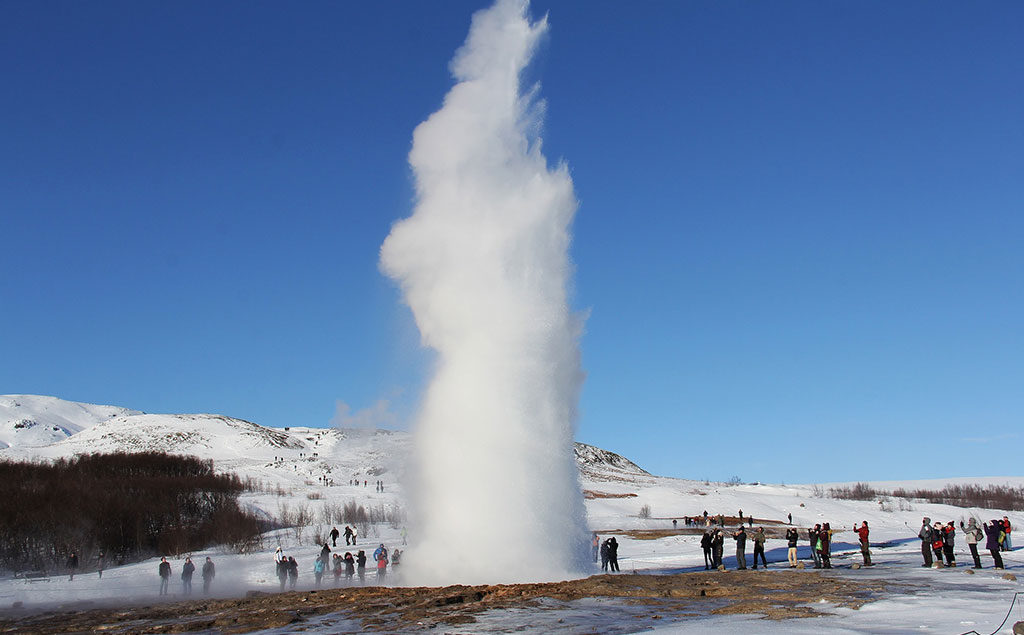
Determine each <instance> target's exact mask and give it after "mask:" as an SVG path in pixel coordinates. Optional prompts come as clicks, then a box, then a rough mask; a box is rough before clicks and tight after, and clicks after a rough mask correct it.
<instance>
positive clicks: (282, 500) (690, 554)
mask: <svg viewBox="0 0 1024 635" xmlns="http://www.w3.org/2000/svg"><path fill="white" fill-rule="evenodd" d="M14 404H17V405H16V406H15V405H14ZM33 404H34V407H35V408H36V411H33V410H32V407H33ZM0 406H3V407H6V408H7V410H6V411H3V410H0V414H2V415H7V419H6V420H5V419H2V418H0V428H2V429H5V430H6V429H7V427H11V425H12V424H13V422H15V421H34V422H36V423H37V424H39V425H43V424H44V423H43V422H44V421H46V422H47V423H46V425H49V423H50V422H52V421H53V419H45V417H46V416H48V414H47V413H50V414H54V413H59V415H60V416H61V417H62V419H63V422H62V423H61V424H60V425H59V426H58V427H61V428H62V430H64V431H65V432H66V434H65V433H62V434H60V435H58V436H59V438H55V439H53V440H51V441H49V442H47V443H42V442H41V441H45V440H46V439H36V440H35V441H34V442H33V443H31V444H29V443H20V442H19V443H10V442H8V441H5V443H6V444H7V445H9V446H11V447H7V448H2V449H0V460H2V459H5V458H9V459H35V458H43V459H46V458H55V457H58V456H70V455H73V454H76V453H81V452H99V451H112V450H117V449H125V450H129V451H138V450H143V449H159V450H164V451H170V452H178V453H183V454H195V455H197V456H200V457H203V458H211V459H213V460H214V462H215V466H216V467H217V468H218V469H219V470H224V471H232V472H235V473H238V474H239V475H241V476H243V477H251V478H253V479H256V480H259V481H260V482H262V483H263V485H264V491H262V492H254V493H250V494H246V495H245V496H243V502H244V503H245V504H247V505H251V506H252V507H254V508H256V509H258V510H261V511H263V512H264V513H267V514H269V515H273V516H279V515H280V513H281V511H282V510H283V509H290V510H294V509H295V508H296V507H298V506H307V507H308V508H309V511H310V512H311V513H312V516H313V518H314V522H313V524H312V525H311V526H310V527H307V528H306V529H305V530H304V531H303V532H302V536H301V538H300V537H298V536H297V535H296V533H295V532H294V531H292V530H279V531H276V532H273V533H271V534H268V535H266V536H265V538H264V546H263V550H262V551H261V552H258V553H250V554H244V555H239V554H233V553H226V552H224V551H222V550H220V549H211V550H208V551H205V552H201V553H194V554H191V556H192V559H193V561H194V562H196V565H197V567H201V564H202V562H203V561H204V560H205V558H206V557H207V556H209V557H211V558H212V559H213V560H214V562H215V563H216V566H217V579H216V581H215V583H214V588H213V592H214V594H215V595H221V596H237V595H242V594H244V593H245V592H246V591H249V590H263V591H273V590H276V589H277V588H278V582H277V579H276V577H275V571H274V563H273V552H274V549H275V548H276V547H277V546H278V545H280V546H281V547H282V548H283V549H284V551H285V552H286V553H288V554H290V555H294V556H295V557H296V559H297V560H298V562H299V565H300V577H299V586H300V588H310V587H311V586H312V584H313V574H312V570H311V567H312V563H313V559H314V557H315V556H316V555H317V553H318V552H319V548H318V546H317V545H316V544H314V540H313V538H314V534H315V533H316V532H317V531H318V530H319V531H322V532H323V533H326V532H327V531H329V530H330V526H328V525H324V524H323V523H322V522H317V521H316V519H317V518H319V517H320V510H321V509H323V507H324V506H325V505H340V504H344V503H346V502H349V501H355V502H357V503H358V504H360V505H363V506H364V507H367V508H377V507H381V506H383V507H385V508H391V509H397V510H404V509H406V507H407V501H406V497H405V491H406V489H405V488H404V486H403V478H404V475H403V472H402V468H403V466H404V465H405V464H406V457H407V456H408V454H409V451H410V448H411V442H412V441H411V438H410V436H409V435H408V434H407V433H403V432H387V431H373V430H324V429H319V428H290V429H285V430H272V429H268V428H264V427H262V426H258V425H256V424H253V423H249V422H244V421H240V420H237V419H231V418H229V417H222V416H219V415H146V414H142V413H138V412H136V411H130V410H126V409H123V408H114V407H101V406H88V405H87V404H70V402H61V401H60V400H55V399H53V398H45V397H32V396H24V395H7V396H0ZM5 426H6V427H5ZM31 427H32V426H29V428H31ZM50 427H51V428H52V427H53V426H52V425H51V426H50ZM11 429H12V430H13V429H14V428H13V427H11ZM25 429H28V428H26V427H25V426H22V427H20V428H17V430H18V431H23V430H25ZM18 434H20V432H19V433H18ZM12 440H13V439H12ZM577 460H578V463H579V465H580V467H581V480H582V486H583V489H584V490H585V491H586V492H587V496H588V497H587V500H586V507H587V513H588V522H589V524H590V527H591V529H593V530H594V531H596V532H598V533H607V532H612V531H620V530H633V529H671V528H672V519H673V518H676V519H679V522H678V527H679V528H680V529H682V528H683V525H684V523H683V520H682V518H683V517H684V516H691V517H692V516H701V515H702V514H703V512H704V511H705V510H707V512H708V513H709V514H711V515H717V514H724V515H727V516H737V515H738V512H739V511H740V510H742V511H743V514H744V516H751V515H752V516H753V517H754V518H755V526H756V525H757V519H764V520H773V521H781V522H785V521H786V520H787V514H792V518H793V524H794V525H796V526H797V527H800V528H806V527H808V526H810V525H813V524H815V523H820V522H829V523H831V525H832V527H833V528H834V529H836V530H837V531H839V533H837V535H836V536H835V537H834V541H835V543H834V546H833V549H834V552H835V556H834V562H835V564H836V565H837V566H838V568H837V569H836V570H835V571H834V572H833V573H832V574H833V575H841V576H851V577H855V578H880V579H884V580H886V581H889V582H893V583H894V587H893V588H899V589H900V590H901V591H900V592H899V593H895V594H891V595H885V596H883V597H881V598H879V599H878V600H876V601H874V602H871V603H869V604H867V605H865V606H864V607H862V608H860V609H859V610H851V609H840V608H834V609H832V608H829V607H828V606H819V607H817V608H819V609H828V613H829V615H828V617H820V618H810V619H800V620H786V621H783V622H771V621H768V620H762V619H759V617H758V616H741V617H736V616H730V617H724V616H723V617H719V616H702V617H699V618H695V617H688V618H682V619H681V620H669V619H666V620H662V621H660V622H658V623H642V626H641V627H640V629H639V630H649V629H651V628H654V629H656V631H657V632H692V631H704V630H712V629H713V630H714V631H715V632H723V633H731V632H737V633H740V632H742V633H749V632H766V633H775V632H779V633H781V632H787V633H792V632H798V633H804V632H806V633H811V632H821V631H828V632H872V633H909V632H915V633H916V632H922V631H924V632H943V633H962V632H966V631H970V630H972V629H973V630H976V631H978V632H980V633H991V632H993V631H994V630H995V628H996V627H997V626H998V625H999V623H1000V622H1001V621H1002V620H1003V618H1004V617H1005V616H1006V613H1007V610H1008V609H1009V607H1010V602H1011V599H1012V597H1013V594H1014V592H1018V591H1024V582H1022V581H1020V580H1017V581H1013V580H1006V579H1003V578H1002V574H1003V573H1004V572H1003V571H998V572H997V571H995V570H993V569H992V568H991V567H992V561H991V558H990V557H989V556H988V553H987V552H986V551H984V550H981V551H982V561H983V563H984V565H985V567H986V568H985V569H984V570H981V571H977V572H976V573H975V574H973V575H972V574H968V573H967V568H966V566H964V565H967V564H969V563H970V556H969V554H968V552H967V547H966V544H965V543H964V541H963V535H962V533H960V532H959V531H958V533H957V546H956V554H957V556H956V557H957V561H958V563H959V564H960V565H961V566H960V567H958V568H955V569H940V570H933V569H923V568H922V567H921V566H920V559H921V557H920V543H919V541H918V539H917V537H916V536H917V531H918V529H919V527H920V525H921V519H922V517H924V516H928V517H930V518H931V519H933V521H942V522H948V521H950V520H953V521H956V522H957V525H958V526H959V521H960V520H961V519H962V520H964V521H966V520H967V519H968V518H969V517H971V516H974V517H976V518H978V519H979V520H983V521H987V520H990V519H993V518H997V517H998V518H1001V517H1002V516H1004V515H1007V516H1009V517H1010V520H1011V522H1012V523H1013V525H1014V527H1017V528H1020V527H1022V526H1024V513H1020V512H1007V511H1004V510H985V509H963V508H958V507H953V506H949V505H935V504H928V503H921V502H916V501H914V502H911V503H910V504H909V505H907V504H904V505H902V506H901V505H900V504H899V503H898V501H888V502H886V504H884V505H883V504H879V502H878V501H847V500H835V499H830V498H824V497H820V496H816V494H818V493H819V492H820V490H822V489H824V490H827V488H828V487H830V486H835V485H836V484H823V485H821V486H820V487H819V486H814V485H809V484H808V485H771V484H757V485H747V484H740V485H728V484H724V483H706V482H702V481H692V480H684V479H674V478H665V477H658V476H653V475H650V474H647V473H646V472H644V471H643V470H642V469H640V468H638V467H636V466H635V465H633V464H632V463H630V462H629V461H627V460H626V459H624V458H623V457H619V456H618V455H615V454H613V453H610V452H607V451H605V450H601V449H598V448H592V447H590V446H583V445H579V446H577ZM866 476H869V475H866ZM324 478H326V485H325V481H324ZM353 480H358V481H359V485H352V484H350V483H351V482H352V481H353ZM377 480H381V481H383V482H384V485H385V488H384V492H377V491H376V490H375V488H374V484H375V482H376V481H377ZM363 481H366V482H367V485H366V486H363ZM944 482H960V483H964V482H969V483H977V484H982V485H986V484H1007V485H1011V486H1016V487H1020V486H1022V485H1024V477H1019V476H1018V477H1010V476H1006V477H986V478H950V479H949V480H948V481H935V480H930V481H923V482H922V481H917V482H915V481H909V482H893V483H888V482H887V483H872V485H874V486H875V487H880V488H884V489H894V488H897V487H903V488H906V489H913V488H918V487H928V488H936V487H941V485H942V484H943V483H944ZM644 506H647V507H649V509H650V516H651V517H649V518H641V517H640V515H639V512H640V510H641V507H644ZM901 507H902V509H901ZM864 520H867V521H868V524H869V526H870V527H871V541H872V543H873V544H875V545H876V546H875V547H874V560H875V563H876V566H874V567H872V568H871V569H859V570H853V569H851V568H849V567H848V565H849V564H851V563H853V562H859V561H860V555H859V550H858V547H857V544H856V543H857V541H856V538H855V536H854V534H853V533H852V532H851V531H850V530H851V528H852V527H853V525H854V524H855V523H856V524H859V523H860V522H861V521H864ZM318 525H320V526H319V527H318ZM340 528H341V527H339V529H340ZM407 529H408V532H409V540H410V542H413V541H415V538H416V535H415V527H412V526H410V527H408V528H407ZM1014 536H1015V537H1017V541H1016V542H1017V543H1018V544H1017V546H1018V547H1019V546H1020V543H1022V542H1024V533H1022V532H1021V530H1020V529H1017V530H1016V531H1014ZM616 537H617V540H618V541H619V543H620V548H619V564H620V567H621V569H622V571H623V572H624V573H625V572H633V571H635V572H637V573H650V574H658V573H675V572H684V571H703V556H702V553H701V550H700V547H699V544H698V543H699V536H698V535H683V534H671V535H666V536H664V537H661V538H658V539H653V540H640V539H635V538H631V537H630V536H628V535H623V534H617V536H616ZM730 542H731V541H730ZM359 543H360V544H359V545H358V547H356V548H357V549H358V548H362V549H365V550H366V551H367V553H368V554H369V553H371V552H372V550H373V548H375V547H376V545H378V544H380V543H384V544H386V545H388V547H389V548H392V549H394V548H395V547H398V548H401V527H392V526H390V525H388V524H378V525H374V526H372V528H371V529H370V531H369V535H363V536H360V538H359ZM730 546H731V545H727V546H726V559H725V564H726V566H727V567H729V568H732V567H733V566H734V564H735V560H734V558H732V557H730V552H731V549H730ZM338 549H339V550H341V551H342V553H343V552H344V551H345V550H346V548H345V547H344V539H341V541H340V543H339V547H338ZM348 549H349V550H351V548H348ZM807 549H808V546H807V542H806V540H802V541H801V545H800V557H801V558H803V559H805V560H806V559H807V558H808V557H809V556H808V553H807ZM767 552H768V559H769V561H770V562H772V563H781V564H777V565H773V567H772V568H783V567H785V566H786V565H785V564H784V563H785V559H786V544H785V541H784V540H780V539H770V540H769V541H768V544H767ZM353 553H354V552H353ZM749 555H750V554H749V550H748V558H749ZM170 560H171V564H172V567H173V570H174V575H173V577H172V585H171V596H170V597H169V599H172V600H173V599H180V598H181V597H182V596H181V587H180V581H179V579H178V574H179V573H180V571H181V565H182V559H181V558H171V559H170ZM1004 560H1005V561H1006V566H1007V570H1006V572H1009V573H1014V574H1017V575H1019V574H1021V573H1024V566H1022V565H1024V562H1022V561H1024V550H1022V549H1019V548H1018V549H1017V550H1015V551H1013V552H1011V553H1007V554H1004ZM157 563H158V559H151V560H149V561H146V562H141V563H135V564H130V565H126V566H122V567H114V568H108V569H107V570H106V571H105V572H104V573H103V576H102V579H101V578H100V577H99V576H98V574H97V573H96V572H95V571H90V562H88V561H85V562H83V571H85V572H83V573H80V574H79V575H76V576H75V579H74V580H69V579H68V577H67V576H66V575H62V574H52V575H49V576H47V577H42V578H22V577H14V576H13V575H11V574H9V573H8V574H3V575H0V610H5V609H8V608H9V607H11V606H13V605H14V604H15V603H21V606H22V607H23V609H22V610H30V609H32V608H43V609H48V608H50V607H55V606H60V605H69V604H74V603H78V602H86V601H87V602H92V603H97V604H99V603H126V602H130V601H134V600H139V601H146V602H152V601H157V600H158V599H159V598H158V597H157V589H158V582H159V579H158V576H157V573H156V571H157ZM437 566H444V562H443V561H439V562H438V563H437ZM808 574H809V575H810V573H808ZM718 575H723V576H728V575H736V574H735V573H721V574H718ZM765 575H771V572H770V571H769V572H768V573H767V574H765ZM374 578H375V576H374ZM388 581H389V584H401V576H400V570H399V571H397V572H395V575H391V576H390V577H389V578H388ZM367 583H371V578H370V577H368V579H367ZM325 584H326V585H333V578H332V577H330V576H328V577H326V578H325ZM194 586H195V592H196V593H198V592H199V590H200V587H201V582H200V581H199V579H198V576H196V579H195V582H194ZM1018 606H1020V608H1019V609H1018V608H1015V609H1014V615H1011V617H1010V619H1009V620H1008V621H1007V626H1006V627H1004V631H1003V632H1009V630H1008V629H1009V626H1010V625H1012V624H1013V622H1015V621H1018V620H1024V614H1022V613H1024V604H1022V603H1020V602H1019V603H1018ZM623 611H625V612H628V610H627V608H626V607H625V605H619V604H615V603H612V604H608V603H607V602H604V603H602V602H601V601H596V600H595V601H593V602H591V603H586V602H583V603H579V604H578V605H575V606H573V607H571V608H570V607H563V608H560V609H559V610H556V611H553V612H550V611H549V612H544V617H543V618H542V617H540V616H539V615H533V617H532V618H531V619H533V622H527V623H528V624H530V628H531V629H532V632H545V631H547V630H555V628H554V627H551V626H550V625H547V626H545V624H547V623H546V622H543V621H542V620H547V619H549V617H551V616H552V615H554V616H555V619H556V620H557V619H563V622H561V623H558V627H557V629H558V630H561V631H562V632H577V631H574V630H573V628H576V626H574V625H577V626H578V627H579V632H594V631H600V632H632V631H633V630H637V628H636V627H637V626H638V624H639V623H638V622H635V621H625V622H620V621H617V620H616V618H615V616H616V615H619V614H624V613H623ZM515 615H516V611H501V612H495V614H493V615H491V614H485V615H483V616H481V618H480V621H479V622H478V623H476V624H473V625H472V627H471V628H470V627H466V629H465V630H459V628H452V629H447V630H448V631H449V632H453V633H455V632H467V633H468V632H475V633H479V632H502V631H506V630H507V629H508V628H511V624H512V623H513V622H515V620H516V619H518V618H516V617H515ZM520 617H521V616H520ZM522 624H523V623H522V622H517V626H515V628H518V627H519V626H522ZM325 628H326V627H325ZM339 628H340V627H339V625H338V623H337V622H336V621H335V622H334V623H333V625H332V626H331V627H330V629H331V632H339V630H338V629H339ZM528 630H529V629H528ZM342 631H344V629H342Z"/></svg>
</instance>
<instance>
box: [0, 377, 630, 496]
mask: <svg viewBox="0 0 1024 635" xmlns="http://www.w3.org/2000/svg"><path fill="white" fill-rule="evenodd" d="M0 413H2V414H3V415H4V418H3V419H0V425H2V426H3V428H2V429H3V430H10V431H11V432H10V434H8V435H7V436H6V437H0V441H2V442H3V445H0V458H4V457H7V458H11V459H56V458H60V457H70V456H74V455H77V454H92V453H97V452H167V453H171V454H189V455H194V456H198V457H200V458H204V459H212V460H213V461H214V462H215V463H216V464H217V466H218V467H219V468H221V469H225V470H230V471H234V472H237V473H239V474H240V475H254V476H256V477H258V478H266V479H276V478H278V477H280V476H282V474H281V472H282V471H288V472H291V475H290V476H291V477H293V478H294V477H299V478H302V479H305V480H309V479H317V478H322V477H323V476H324V475H325V474H330V475H331V476H332V477H333V478H334V479H335V481H336V482H341V475H345V480H346V482H347V480H348V478H350V477H356V478H361V479H363V480H367V479H368V478H376V477H378V476H383V475H385V474H388V475H389V478H397V477H398V476H399V475H400V474H401V473H402V472H403V470H404V468H405V466H406V465H407V464H408V459H409V456H410V454H411V450H412V436H411V434H410V433H408V432H403V431H391V430H364V429H333V428H311V427H302V426H292V427H288V428H284V429H274V428H268V427H264V426H261V425H259V424H256V423H253V422H250V421H245V420H242V419H235V418H232V417H227V416H223V415H216V414H146V413H143V412H140V411H138V410H129V409H127V408H118V407H114V406H93V405H90V404H80V403H74V402H69V401H63V400H61V399H57V398H55V397H37V396H27V395H5V396H2V397H0ZM26 422H30V423H26ZM26 430H36V432H34V433H32V434H31V435H30V434H28V433H26ZM7 438H11V440H12V441H15V442H8V441H7ZM574 450H575V451H574V454H575V459H576V463H577V465H578V466H579V467H580V470H581V471H582V472H583V474H584V475H585V476H589V477H591V478H595V479H597V480H600V481H605V482H607V481H619V480H621V481H632V480H633V479H634V478H635V477H638V476H650V475H649V474H648V473H647V472H646V471H644V470H643V469H642V468H640V467H639V466H637V465H636V464H635V463H633V462H632V461H630V460H628V459H626V458H624V457H622V456H620V455H618V454H615V453H614V452H609V451H608V450H602V449H601V448H597V447H594V446H592V445H587V444H584V443H576V444H575V449H574Z"/></svg>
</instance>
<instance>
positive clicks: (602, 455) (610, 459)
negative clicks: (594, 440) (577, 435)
mask: <svg viewBox="0 0 1024 635" xmlns="http://www.w3.org/2000/svg"><path fill="white" fill-rule="evenodd" d="M574 454H575V456H576V464H577V465H579V467H580V469H581V470H585V471H592V470H599V471H609V470H611V471H616V472H625V473H627V474H633V475H642V476H650V473H649V472H647V471H646V470H644V469H643V468H641V467H640V466H639V465H637V464H636V463H634V462H632V461H630V460H629V459H627V458H625V457H624V456H621V455H619V454H615V453H614V452H609V451H608V450H602V449H601V448H597V447H594V446H592V445H587V444H586V443H576V444H575V448H574Z"/></svg>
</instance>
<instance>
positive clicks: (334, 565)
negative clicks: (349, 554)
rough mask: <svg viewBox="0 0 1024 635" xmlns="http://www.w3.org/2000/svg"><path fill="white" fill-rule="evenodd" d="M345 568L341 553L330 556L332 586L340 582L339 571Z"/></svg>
mask: <svg viewBox="0 0 1024 635" xmlns="http://www.w3.org/2000/svg"><path fill="white" fill-rule="evenodd" d="M344 568H345V562H344V561H343V560H342V559H341V554H338V553H336V554H334V555H333V556H331V571H333V572H334V586H338V584H339V583H340V582H341V572H342V571H343V570H344Z"/></svg>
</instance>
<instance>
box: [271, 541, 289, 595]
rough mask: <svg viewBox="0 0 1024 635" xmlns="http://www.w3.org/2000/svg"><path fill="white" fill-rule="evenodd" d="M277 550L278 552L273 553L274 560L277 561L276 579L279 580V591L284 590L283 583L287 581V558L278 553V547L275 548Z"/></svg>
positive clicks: (279, 549)
mask: <svg viewBox="0 0 1024 635" xmlns="http://www.w3.org/2000/svg"><path fill="white" fill-rule="evenodd" d="M277 551H278V553H275V554H274V562H275V563H277V564H276V566H277V579H278V580H280V581H281V591H284V585H285V583H287V582H288V558H285V557H284V555H282V554H281V553H280V551H281V548H280V547H278V548H277ZM278 556H280V558H279V557H278Z"/></svg>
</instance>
